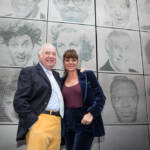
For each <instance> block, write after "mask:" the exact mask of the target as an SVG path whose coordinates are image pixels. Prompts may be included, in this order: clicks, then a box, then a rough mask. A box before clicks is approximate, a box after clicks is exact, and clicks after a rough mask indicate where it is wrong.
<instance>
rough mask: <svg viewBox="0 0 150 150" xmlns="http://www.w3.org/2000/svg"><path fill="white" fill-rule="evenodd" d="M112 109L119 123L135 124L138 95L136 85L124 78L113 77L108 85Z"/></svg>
mask: <svg viewBox="0 0 150 150" xmlns="http://www.w3.org/2000/svg"><path fill="white" fill-rule="evenodd" d="M110 97H111V102H112V107H113V108H114V111H115V114H116V116H117V118H118V121H119V122H135V121H136V120H137V109H138V103H139V94H138V89H137V86H136V83H135V82H134V81H133V80H131V79H129V78H128V77H125V76H116V77H114V79H113V81H112V83H111V85H110Z"/></svg>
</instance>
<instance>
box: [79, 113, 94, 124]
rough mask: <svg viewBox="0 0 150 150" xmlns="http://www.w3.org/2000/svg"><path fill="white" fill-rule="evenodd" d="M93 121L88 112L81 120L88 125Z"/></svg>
mask: <svg viewBox="0 0 150 150" xmlns="http://www.w3.org/2000/svg"><path fill="white" fill-rule="evenodd" d="M92 121H93V115H92V114H91V113H90V112H89V113H87V114H85V115H84V116H83V118H82V120H81V123H82V124H85V125H89V124H91V122H92Z"/></svg>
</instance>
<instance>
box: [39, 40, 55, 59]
mask: <svg viewBox="0 0 150 150" xmlns="http://www.w3.org/2000/svg"><path fill="white" fill-rule="evenodd" d="M46 48H50V49H54V50H56V48H55V47H54V46H53V45H52V44H50V43H45V44H44V45H42V47H41V49H40V51H39V52H38V55H40V57H42V52H43V51H44V50H45V49H46Z"/></svg>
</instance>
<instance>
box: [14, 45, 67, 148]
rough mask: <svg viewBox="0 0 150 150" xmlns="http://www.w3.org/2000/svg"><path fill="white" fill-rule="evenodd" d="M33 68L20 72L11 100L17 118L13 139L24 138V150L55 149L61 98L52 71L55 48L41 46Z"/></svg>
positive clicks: (58, 131) (59, 127) (58, 130)
mask: <svg viewBox="0 0 150 150" xmlns="http://www.w3.org/2000/svg"><path fill="white" fill-rule="evenodd" d="M38 58H39V63H38V64H37V65H36V66H31V67H27V68H24V69H22V70H21V72H20V75H19V79H18V87H17V91H16V94H15V97H14V108H15V110H16V112H17V113H18V115H19V127H18V133H17V140H23V139H25V138H26V145H27V146H26V147H27V150H59V149H60V141H61V137H60V135H61V117H63V110H64V108H63V98H62V95H61V91H60V87H59V86H60V78H59V74H58V73H57V72H55V71H54V70H53V69H52V68H53V67H54V65H55V63H56V49H55V48H54V47H53V46H52V45H51V44H45V45H43V46H42V48H41V51H40V52H39V54H38Z"/></svg>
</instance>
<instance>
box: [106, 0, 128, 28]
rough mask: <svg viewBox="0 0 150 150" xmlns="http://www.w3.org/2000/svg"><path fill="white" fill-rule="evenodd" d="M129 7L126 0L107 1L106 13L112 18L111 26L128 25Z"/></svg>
mask: <svg viewBox="0 0 150 150" xmlns="http://www.w3.org/2000/svg"><path fill="white" fill-rule="evenodd" d="M129 7H130V6H129ZM129 7H128V6H127V2H126V0H107V4H106V11H107V12H108V14H109V16H110V18H112V23H113V25H120V26H121V25H126V24H127V23H128V21H129V17H130V8H129Z"/></svg>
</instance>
